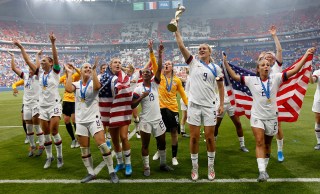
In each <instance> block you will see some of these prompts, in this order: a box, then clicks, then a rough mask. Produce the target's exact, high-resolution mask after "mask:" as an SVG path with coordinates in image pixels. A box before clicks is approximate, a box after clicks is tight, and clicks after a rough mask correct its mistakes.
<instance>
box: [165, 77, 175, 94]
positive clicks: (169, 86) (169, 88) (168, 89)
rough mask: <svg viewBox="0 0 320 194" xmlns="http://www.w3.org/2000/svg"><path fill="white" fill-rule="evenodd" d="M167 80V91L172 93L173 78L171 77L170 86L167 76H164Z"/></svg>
mask: <svg viewBox="0 0 320 194" xmlns="http://www.w3.org/2000/svg"><path fill="white" fill-rule="evenodd" d="M164 77H165V78H166V88H167V91H168V92H170V91H171V88H172V80H173V76H172V75H171V81H170V85H169V84H168V79H167V77H166V76H164Z"/></svg>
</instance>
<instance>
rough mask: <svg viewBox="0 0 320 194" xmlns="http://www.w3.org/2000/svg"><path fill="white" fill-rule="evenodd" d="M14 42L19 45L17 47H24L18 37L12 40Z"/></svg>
mask: <svg viewBox="0 0 320 194" xmlns="http://www.w3.org/2000/svg"><path fill="white" fill-rule="evenodd" d="M12 43H13V45H15V46H17V47H19V48H21V47H22V45H21V43H20V41H19V40H17V39H14V40H13V41H12Z"/></svg>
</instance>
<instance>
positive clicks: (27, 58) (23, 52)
mask: <svg viewBox="0 0 320 194" xmlns="http://www.w3.org/2000/svg"><path fill="white" fill-rule="evenodd" d="M12 43H13V44H14V45H15V46H17V47H18V48H19V49H20V50H21V54H22V57H23V59H24V61H25V62H26V63H27V65H28V66H29V67H30V69H31V70H32V71H33V72H36V71H37V66H36V65H35V64H34V63H32V62H31V60H30V57H29V55H28V54H27V52H26V50H25V49H24V47H23V46H22V45H21V43H20V42H19V41H18V40H13V42H12Z"/></svg>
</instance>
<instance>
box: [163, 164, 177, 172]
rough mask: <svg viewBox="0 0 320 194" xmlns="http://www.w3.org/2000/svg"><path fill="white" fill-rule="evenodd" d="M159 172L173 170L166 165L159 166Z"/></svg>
mask: <svg viewBox="0 0 320 194" xmlns="http://www.w3.org/2000/svg"><path fill="white" fill-rule="evenodd" d="M160 170H162V171H166V172H169V171H173V170H174V169H173V168H171V167H170V166H168V165H166V164H161V165H160Z"/></svg>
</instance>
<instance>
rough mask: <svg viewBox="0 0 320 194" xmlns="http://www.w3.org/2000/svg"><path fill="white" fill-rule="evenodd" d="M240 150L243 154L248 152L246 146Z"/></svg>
mask: <svg viewBox="0 0 320 194" xmlns="http://www.w3.org/2000/svg"><path fill="white" fill-rule="evenodd" d="M240 150H241V151H243V152H249V150H248V148H246V146H241V147H240Z"/></svg>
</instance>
